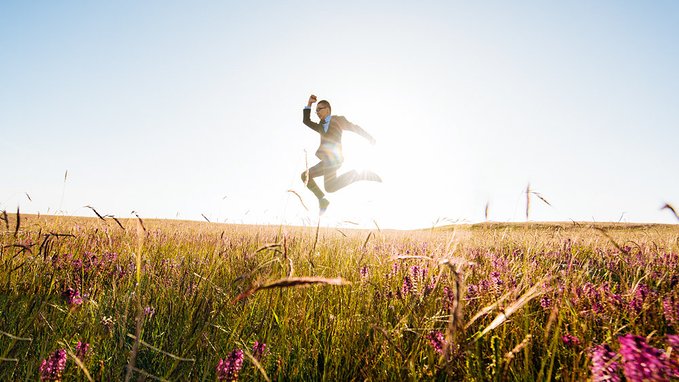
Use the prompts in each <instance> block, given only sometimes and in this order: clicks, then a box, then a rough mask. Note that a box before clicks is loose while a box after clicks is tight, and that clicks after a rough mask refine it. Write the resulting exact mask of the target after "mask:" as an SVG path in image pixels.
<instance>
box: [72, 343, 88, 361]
mask: <svg viewBox="0 0 679 382" xmlns="http://www.w3.org/2000/svg"><path fill="white" fill-rule="evenodd" d="M88 350H90V344H89V343H86V342H85V343H83V342H81V341H78V344H77V345H75V356H76V357H78V358H80V359H81V360H82V359H85V357H87V351H88Z"/></svg>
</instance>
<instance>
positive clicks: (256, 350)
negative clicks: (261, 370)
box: [252, 340, 266, 361]
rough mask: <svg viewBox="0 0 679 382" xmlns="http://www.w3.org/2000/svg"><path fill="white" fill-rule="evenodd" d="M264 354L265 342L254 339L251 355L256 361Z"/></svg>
mask: <svg viewBox="0 0 679 382" xmlns="http://www.w3.org/2000/svg"><path fill="white" fill-rule="evenodd" d="M265 355H266V344H265V343H264V342H259V341H256V340H255V344H254V345H252V356H253V357H255V359H256V360H257V361H261V360H262V358H264V356H265Z"/></svg>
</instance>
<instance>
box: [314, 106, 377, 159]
mask: <svg viewBox="0 0 679 382" xmlns="http://www.w3.org/2000/svg"><path fill="white" fill-rule="evenodd" d="M303 122H304V124H305V125H307V126H309V127H310V128H311V129H312V130H314V131H315V132H317V133H319V134H320V135H321V144H320V145H319V146H318V150H316V156H317V157H318V158H319V159H320V160H322V161H331V162H333V163H342V161H344V157H343V156H342V131H344V130H348V131H353V132H354V133H356V134H358V135H360V136H362V137H364V138H366V139H370V138H371V137H370V134H368V133H367V132H366V131H365V130H363V129H362V128H361V127H360V126H358V125H354V124H353V123H351V122H349V121H347V119H346V118H344V117H343V116H341V115H333V116H332V117H331V118H330V126H328V131H327V132H325V131H323V124H322V123H316V122H313V121H311V109H306V108H305V109H304V119H303Z"/></svg>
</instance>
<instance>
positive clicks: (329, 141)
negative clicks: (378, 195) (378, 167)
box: [302, 95, 382, 214]
mask: <svg viewBox="0 0 679 382" xmlns="http://www.w3.org/2000/svg"><path fill="white" fill-rule="evenodd" d="M314 103H316V96H315V95H311V96H310V97H309V103H308V104H307V106H306V107H305V108H304V119H303V122H304V124H305V125H307V126H309V127H310V128H311V129H312V130H314V131H315V132H317V133H318V134H320V135H321V144H320V146H319V147H318V150H316V157H318V159H320V160H321V161H320V162H319V163H318V164H317V165H315V166H313V167H311V168H309V169H308V170H307V171H304V172H303V173H302V181H303V182H304V183H305V184H306V186H307V187H308V188H309V189H310V190H311V191H312V192H313V193H314V195H316V197H317V198H318V206H319V209H320V213H321V214H323V212H325V210H326V209H327V208H328V204H330V202H329V201H328V199H326V198H325V194H323V191H321V189H320V188H319V187H318V185H317V184H316V182H315V181H314V178H317V177H319V176H322V177H323V185H324V187H325V191H326V192H335V191H337V190H339V189H341V188H343V187H345V186H348V185H350V184H351V183H354V182H356V181H359V180H371V181H374V182H381V181H382V179H380V177H379V176H378V175H377V174H375V173H374V172H372V171H362V172H358V171H356V170H351V171H349V172H346V173H344V174H342V175H340V176H337V169H339V168H340V166H342V162H343V161H344V157H343V156H342V131H344V130H348V131H353V132H354V133H356V134H358V135H360V136H362V137H363V138H365V139H367V140H368V141H369V142H370V143H371V144H373V145H374V144H375V138H373V137H372V136H371V135H370V134H368V133H367V132H366V131H365V130H363V129H362V128H360V127H359V126H357V125H354V124H353V123H351V122H349V121H347V119H346V118H344V117H342V116H339V115H331V114H330V113H331V111H332V109H331V108H330V103H329V102H328V101H325V100H322V101H320V102H318V105H317V106H316V115H317V116H318V118H320V121H319V123H316V122H312V121H311V105H313V104H314Z"/></svg>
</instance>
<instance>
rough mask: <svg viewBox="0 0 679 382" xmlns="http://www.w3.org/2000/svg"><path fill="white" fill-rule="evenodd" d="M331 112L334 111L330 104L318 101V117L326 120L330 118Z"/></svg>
mask: <svg viewBox="0 0 679 382" xmlns="http://www.w3.org/2000/svg"><path fill="white" fill-rule="evenodd" d="M331 112H332V109H331V108H330V102H328V101H326V100H322V101H318V104H317V105H316V115H317V116H318V118H320V119H325V117H327V116H329V115H330V113H331Z"/></svg>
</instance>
